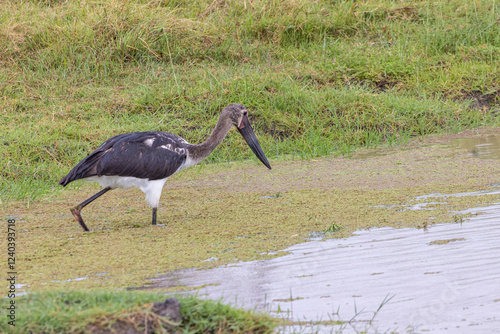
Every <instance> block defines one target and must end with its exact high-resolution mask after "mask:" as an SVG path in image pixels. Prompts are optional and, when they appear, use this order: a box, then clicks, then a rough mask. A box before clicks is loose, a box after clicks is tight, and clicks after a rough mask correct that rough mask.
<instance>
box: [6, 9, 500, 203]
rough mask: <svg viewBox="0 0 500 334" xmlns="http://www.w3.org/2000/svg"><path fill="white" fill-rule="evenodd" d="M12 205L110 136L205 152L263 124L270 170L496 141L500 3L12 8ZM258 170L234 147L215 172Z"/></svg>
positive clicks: (43, 189) (225, 149)
mask: <svg viewBox="0 0 500 334" xmlns="http://www.w3.org/2000/svg"><path fill="white" fill-rule="evenodd" d="M3 7H4V8H5V10H3V11H2V14H0V82H1V84H0V96H1V98H0V119H1V121H0V139H1V142H2V145H0V153H1V155H0V162H1V164H2V166H3V169H2V172H1V174H0V198H1V200H2V203H4V204H5V203H8V202H10V201H12V200H17V199H22V200H24V201H26V202H28V203H29V202H31V201H33V200H34V199H36V198H38V197H39V196H41V195H46V194H51V193H54V192H55V191H56V189H59V187H58V186H56V185H57V181H58V180H59V179H60V178H61V177H62V176H63V175H64V174H65V173H67V172H68V171H69V169H70V168H71V167H72V166H74V165H75V164H76V163H77V162H78V161H79V160H81V159H82V158H83V157H84V156H85V155H86V154H88V153H89V152H91V151H92V149H94V148H96V147H97V146H98V145H99V144H100V143H101V142H102V141H103V140H105V139H106V138H109V137H110V136H112V135H115V134H118V133H124V132H131V131H143V130H153V129H154V130H165V131H168V132H172V133H176V134H179V135H181V136H182V137H184V138H185V139H187V140H188V141H190V142H193V143H197V142H201V141H203V140H204V139H205V137H206V136H207V135H208V133H209V132H210V130H211V128H212V127H213V126H214V124H215V122H216V119H217V115H218V113H219V112H220V110H221V109H222V108H223V107H224V106H225V105H227V104H229V103H232V102H239V103H242V104H244V105H246V106H247V107H248V108H249V109H250V110H251V121H252V123H253V124H254V127H255V128H256V132H257V135H258V137H259V140H260V142H261V144H262V146H263V149H264V151H265V152H266V153H267V155H268V157H270V158H271V159H276V158H282V157H285V156H288V157H290V156H291V157H293V158H299V159H309V158H313V157H318V156H330V155H332V154H342V153H347V152H351V151H353V150H354V149H356V148H359V147H374V146H377V145H381V144H389V145H391V144H393V143H400V142H403V141H406V140H407V139H408V138H410V137H414V136H421V135H427V134H432V133H440V132H453V131H460V130H463V129H467V128H473V127H477V126H481V125H498V124H499V122H498V118H497V117H496V115H497V112H498V105H499V91H500V86H499V81H498V78H499V75H500V69H499V67H498V66H497V64H498V61H499V60H500V56H499V55H500V24H499V21H500V9H499V4H498V3H496V2H495V1H478V0H476V1H465V0H453V1H447V2H432V1H405V2H394V1H388V0H367V1H362V2H360V1H335V2H327V1H308V0H294V1H279V0H274V1H259V0H252V1H230V0H227V1H225V0H216V1H213V0H210V1H209V0H197V1H181V0H178V1H168V2H166V1H161V0H153V1H137V0H135V1H127V2H121V1H120V2H119V1H112V2H102V1H92V2H90V1H83V2H73V1H69V2H60V1H49V0H47V1H24V2H18V1H6V2H5V3H4V4H3ZM251 156H252V154H251V153H250V151H249V150H248V149H247V148H246V145H245V144H244V142H243V141H242V140H241V138H239V136H237V135H235V134H234V133H231V134H230V135H229V136H228V138H227V139H226V141H225V143H224V144H222V145H221V147H219V148H218V149H217V150H216V151H215V152H214V154H213V155H212V156H211V157H209V159H208V163H213V162H225V161H230V160H239V159H246V158H249V157H251Z"/></svg>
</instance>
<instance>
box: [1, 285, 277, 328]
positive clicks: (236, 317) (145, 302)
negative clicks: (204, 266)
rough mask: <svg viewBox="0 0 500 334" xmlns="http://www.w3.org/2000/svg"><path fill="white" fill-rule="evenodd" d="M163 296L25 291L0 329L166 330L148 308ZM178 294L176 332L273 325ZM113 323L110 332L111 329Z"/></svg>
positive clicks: (250, 314) (246, 313)
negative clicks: (11, 321)
mask: <svg viewBox="0 0 500 334" xmlns="http://www.w3.org/2000/svg"><path fill="white" fill-rule="evenodd" d="M167 298H168V297H165V295H164V294H160V293H143V292H124V291H121V292H116V291H115V292H109V291H92V292H81V291H71V292H61V291H53V292H43V293H42V292H41V293H36V294H29V295H27V296H23V297H17V298H16V306H17V312H16V315H17V319H16V322H15V324H16V326H15V327H12V326H10V325H8V323H7V321H2V322H1V323H0V330H1V331H2V332H3V333H47V334H49V333H103V334H104V333H115V332H121V333H124V332H125V331H126V332H127V333H144V332H145V328H146V327H145V326H146V325H148V329H149V330H148V331H147V332H148V333H171V332H173V331H171V330H168V322H167V321H165V318H163V317H160V316H159V315H157V314H155V313H153V312H152V311H151V306H152V304H153V303H155V302H163V301H165V299H167ZM177 298H178V299H179V301H180V303H181V308H180V311H181V314H182V322H181V323H180V325H179V326H178V327H177V328H176V330H178V331H179V332H178V333H271V332H272V329H273V328H274V327H275V322H274V321H273V320H271V319H270V318H269V317H268V316H266V315H263V314H256V313H253V312H249V311H244V310H240V309H234V308H231V307H229V306H227V305H224V304H222V303H221V302H215V301H211V300H200V299H196V298H194V297H177ZM9 301H10V300H8V299H5V298H2V301H1V305H2V309H6V308H7V306H8V305H10V304H8V303H9ZM167 320H168V319H167ZM148 322H149V324H148ZM113 326H114V327H113ZM116 326H121V327H116ZM113 328H114V330H115V331H114V332H113V331H111V330H110V329H113ZM117 328H120V330H118V331H117ZM151 330H153V331H151Z"/></svg>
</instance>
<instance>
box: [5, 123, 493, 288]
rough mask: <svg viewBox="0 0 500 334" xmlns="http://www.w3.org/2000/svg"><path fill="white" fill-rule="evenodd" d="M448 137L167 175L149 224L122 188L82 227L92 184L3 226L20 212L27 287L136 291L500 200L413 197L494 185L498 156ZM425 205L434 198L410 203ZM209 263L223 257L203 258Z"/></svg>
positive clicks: (450, 216) (139, 201)
mask: <svg viewBox="0 0 500 334" xmlns="http://www.w3.org/2000/svg"><path fill="white" fill-rule="evenodd" d="M479 132H481V133H483V135H484V134H494V133H496V134H498V133H500V131H499V130H498V129H496V130H495V129H483V130H480V131H479ZM471 135H473V133H472V132H469V133H465V134H463V135H462V136H471ZM455 136H456V137H458V136H459V135H455ZM450 138H451V137H450V136H448V137H429V138H427V139H421V140H415V141H413V142H412V143H410V144H409V145H407V146H405V147H403V148H400V149H396V150H395V149H381V150H379V151H377V153H378V154H369V157H368V158H366V154H359V155H357V156H353V157H335V158H324V159H313V160H309V161H304V160H299V161H297V160H289V161H286V160H284V161H283V160H282V161H271V164H272V166H273V170H271V171H268V170H266V169H265V168H264V167H263V166H261V165H260V164H257V162H238V163H231V164H218V165H208V166H202V167H194V168H192V169H190V170H186V171H183V172H182V173H181V174H178V175H175V176H174V177H172V178H171V179H170V180H169V181H167V184H166V187H165V189H164V192H163V195H162V199H161V204H160V207H159V212H158V214H159V224H161V225H158V226H151V209H150V208H149V207H148V206H147V204H146V202H145V201H144V195H143V194H142V193H141V192H140V191H138V190H114V191H112V192H110V193H107V194H106V195H104V196H103V197H102V198H100V199H98V200H97V201H96V202H94V203H92V204H90V205H89V206H88V207H86V208H85V209H84V211H83V217H84V219H85V221H86V223H87V225H88V226H89V228H90V229H91V232H87V233H85V232H83V231H82V229H81V227H80V226H79V225H78V223H76V222H75V221H74V219H73V217H72V215H71V213H70V212H69V208H71V207H73V206H74V205H75V204H77V203H79V202H81V201H82V200H83V199H85V198H87V197H89V196H90V195H91V194H93V193H95V192H97V191H98V189H99V188H98V187H97V186H94V185H92V184H86V183H82V184H81V186H80V187H79V189H76V187H75V188H73V189H71V188H70V189H68V190H65V191H63V192H55V195H54V196H46V197H43V198H42V199H40V200H39V201H37V202H36V203H32V204H30V205H29V207H28V206H26V204H25V203H24V202H21V201H17V202H16V201H13V202H10V203H9V204H8V205H7V207H6V208H5V211H4V213H3V214H2V216H3V217H4V220H3V222H5V221H6V219H7V218H8V217H14V218H16V225H17V249H18V253H17V258H18V272H19V283H22V284H27V286H24V287H23V289H25V290H29V291H36V290H43V289H86V288H96V287H104V288H124V287H138V286H141V285H143V284H144V283H146V282H147V278H150V277H154V276H155V275H158V274H163V273H165V272H167V271H171V270H176V269H180V268H190V267H198V268H204V267H213V266H219V265H223V264H227V263H232V262H235V261H249V260H257V259H265V258H269V257H271V256H279V255H280V254H282V253H280V252H278V254H275V255H269V254H268V253H269V252H275V251H280V250H282V249H285V248H286V247H288V246H291V245H293V244H296V243H300V242H304V241H305V240H307V238H308V237H309V236H310V234H311V233H313V232H325V231H329V230H330V231H335V230H337V232H330V233H329V232H326V233H325V237H346V236H349V235H350V234H351V233H352V232H353V231H355V230H357V229H366V228H370V227H380V226H393V227H416V228H425V227H427V226H429V225H430V224H433V223H453V222H459V221H461V220H462V219H463V218H464V215H462V214H459V213H456V211H458V210H461V209H465V208H468V207H471V206H482V205H485V204H486V203H492V202H498V201H500V195H485V196H480V197H477V196H475V197H469V196H465V197H448V198H443V197H441V198H440V197H436V198H432V200H429V199H422V200H417V199H416V197H417V196H420V195H426V194H431V193H443V194H451V193H458V192H469V191H478V190H484V189H492V187H495V186H494V185H495V184H498V182H499V180H500V169H499V167H498V160H487V159H479V158H477V157H475V156H474V155H473V154H471V153H470V152H469V151H467V150H464V149H456V148H453V145H451V144H450ZM365 153H366V152H365ZM372 153H373V152H372ZM359 157H363V158H359ZM478 201H481V202H478ZM424 202H433V203H434V204H430V205H427V206H426V207H425V209H423V210H409V209H408V208H409V207H410V206H413V205H415V204H418V203H424ZM427 209H432V210H427ZM3 222H2V224H3ZM332 226H333V227H336V228H332ZM337 227H340V229H338V228H337ZM210 258H212V259H213V258H216V260H213V261H205V260H207V259H210ZM77 278H85V279H81V280H78V279H77Z"/></svg>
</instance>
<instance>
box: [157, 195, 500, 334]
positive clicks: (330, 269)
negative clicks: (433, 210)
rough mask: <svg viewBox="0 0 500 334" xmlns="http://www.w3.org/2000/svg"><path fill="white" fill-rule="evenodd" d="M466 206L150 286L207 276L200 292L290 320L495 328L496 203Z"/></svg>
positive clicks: (498, 280) (197, 282)
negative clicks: (444, 220)
mask: <svg viewBox="0 0 500 334" xmlns="http://www.w3.org/2000/svg"><path fill="white" fill-rule="evenodd" d="M481 194H483V193H481ZM478 195H479V194H478ZM440 196H443V195H440ZM444 196H445V195H444ZM467 212H471V213H481V215H478V216H474V217H472V218H470V219H468V220H466V221H464V222H463V223H462V224H442V225H435V226H432V227H430V228H428V229H427V230H423V229H421V230H417V229H408V228H404V229H403V228H402V229H394V228H376V229H371V230H369V231H360V232H357V233H356V234H355V236H352V237H350V238H347V239H328V240H325V241H320V240H316V241H310V242H306V243H303V244H299V245H296V246H293V247H290V248H288V249H287V250H286V251H288V252H290V254H289V255H286V256H283V257H279V258H275V259H271V260H265V261H253V262H246V263H238V264H234V265H228V266H227V267H220V268H215V269H211V270H195V269H191V270H180V271H176V272H172V273H170V274H169V275H167V276H164V277H161V278H158V279H153V280H151V285H149V287H152V288H162V287H165V288H166V287H172V286H191V287H196V286H202V285H207V286H204V287H203V288H201V289H200V290H199V295H200V296H205V297H207V298H211V299H219V298H221V297H223V298H224V301H225V302H228V303H231V304H233V305H236V306H240V307H245V308H249V309H257V310H263V311H266V312H270V313H271V314H273V315H275V316H279V317H284V318H287V319H290V320H294V321H313V322H314V321H327V320H342V321H349V320H351V319H353V318H354V319H353V320H352V321H351V322H350V323H349V324H344V326H343V327H344V331H343V332H344V333H349V332H355V331H359V330H366V329H368V332H374V331H376V330H378V331H381V332H384V331H386V330H396V331H397V332H400V333H401V332H413V331H415V330H416V331H418V332H421V331H422V332H430V333H443V332H446V333H472V332H473V333H494V332H497V331H498V330H499V329H500V228H499V223H500V203H498V204H496V205H492V206H489V207H485V208H475V209H470V210H468V211H467ZM390 297H392V299H390V301H389V302H387V303H386V304H385V305H383V306H382V308H381V310H380V311H379V312H378V313H377V314H376V316H375V318H374V321H373V322H372V323H371V325H370V323H369V321H370V320H371V319H372V318H373V317H374V315H375V311H376V310H377V309H378V308H379V306H380V305H381V304H382V303H383V301H384V300H386V299H387V298H390ZM339 329H340V326H339V325H328V326H320V325H316V326H312V327H307V326H306V325H301V326H298V327H289V328H287V329H285V331H288V332H289V331H296V332H311V331H316V330H319V331H320V332H330V331H335V330H339Z"/></svg>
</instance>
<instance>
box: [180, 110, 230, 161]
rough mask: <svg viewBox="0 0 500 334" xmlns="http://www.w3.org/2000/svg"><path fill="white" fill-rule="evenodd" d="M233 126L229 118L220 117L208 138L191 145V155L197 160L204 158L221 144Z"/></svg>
mask: <svg viewBox="0 0 500 334" xmlns="http://www.w3.org/2000/svg"><path fill="white" fill-rule="evenodd" d="M232 127H233V125H232V124H231V123H230V122H229V121H228V120H227V119H226V120H221V119H219V121H218V122H217V125H216V126H215V128H214V129H213V131H212V133H210V136H208V138H207V140H205V141H204V142H203V143H201V144H199V145H191V147H189V156H190V157H191V158H192V159H193V160H194V161H196V162H200V161H202V160H204V159H205V158H206V157H208V156H209V155H210V153H212V151H213V150H215V148H216V147H217V146H219V144H220V143H221V142H222V140H223V139H224V138H225V137H226V135H227V133H228V132H229V130H231V128H232Z"/></svg>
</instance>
